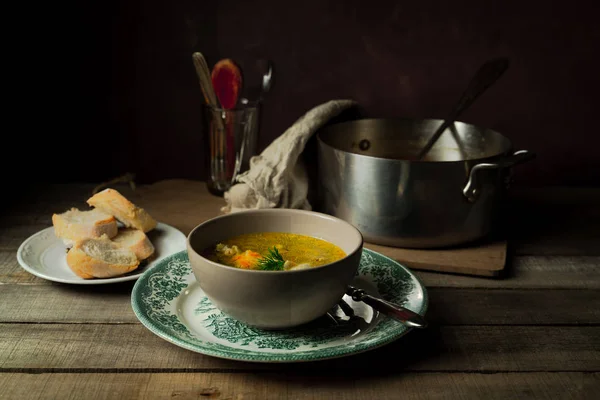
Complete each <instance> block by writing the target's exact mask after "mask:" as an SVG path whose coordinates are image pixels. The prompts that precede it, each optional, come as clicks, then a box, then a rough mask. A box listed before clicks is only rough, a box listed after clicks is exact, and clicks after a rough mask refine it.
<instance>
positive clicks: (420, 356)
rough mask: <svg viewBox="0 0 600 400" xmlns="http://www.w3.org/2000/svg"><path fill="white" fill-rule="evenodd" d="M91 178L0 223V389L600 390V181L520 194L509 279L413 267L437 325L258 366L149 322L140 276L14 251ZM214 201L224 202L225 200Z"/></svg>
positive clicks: (369, 394)
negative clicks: (138, 290) (111, 281)
mask: <svg viewBox="0 0 600 400" xmlns="http://www.w3.org/2000/svg"><path fill="white" fill-rule="evenodd" d="M92 187H93V185H51V186H48V187H44V188H41V189H36V190H32V191H31V192H30V193H25V194H24V196H23V199H21V200H20V202H19V203H18V204H14V205H12V206H10V207H9V208H4V209H3V216H2V219H1V220H0V284H1V286H0V305H1V306H0V372H1V373H0V388H2V389H1V390H0V398H2V399H4V398H6V399H25V398H27V399H38V398H43V399H177V400H181V399H220V400H224V399H399V398H402V399H413V398H418V399H421V398H422V399H434V398H461V399H462V398H469V399H471V398H474V399H525V398H557V399H592V398H599V397H597V396H600V390H599V389H600V375H599V372H600V325H599V324H600V190H598V189H581V188H580V189H565V188H544V189H536V190H527V191H518V190H515V191H514V192H513V198H512V200H511V207H512V209H513V214H512V215H513V216H514V221H513V223H514V230H513V237H512V238H511V260H512V262H511V265H510V266H509V274H508V276H507V277H505V278H503V279H485V278H475V277H466V276H458V275H448V274H441V273H434V272H419V271H415V273H416V274H417V275H418V276H419V278H421V280H422V281H423V283H424V284H425V285H426V287H427V289H428V292H429V295H430V307H429V311H428V313H427V318H428V320H429V321H430V323H431V326H430V327H429V328H428V329H426V330H422V331H419V330H414V331H412V332H410V333H409V334H408V335H406V336H405V337H403V338H401V339H400V340H398V341H396V342H394V343H392V344H390V345H387V346H385V347H383V348H380V349H376V350H373V351H370V352H367V353H363V354H360V355H356V356H352V357H347V358H341V359H337V360H331V361H322V362H316V363H307V364H284V365H280V364H277V365H273V364H252V363H243V362H234V361H227V360H221V359H217V358H212V357H208V356H204V355H202V354H197V353H194V352H190V351H187V350H184V349H182V348H179V347H177V346H175V345H173V344H171V343H168V342H166V341H164V340H162V339H160V338H159V337H157V336H156V335H154V334H153V333H151V332H150V331H149V330H147V329H146V328H144V327H143V326H142V325H141V323H140V322H139V321H138V320H137V318H136V317H135V315H134V313H133V311H132V309H131V305H130V304H131V303H130V301H131V299H130V293H131V289H132V286H133V283H131V282H126V283H121V284H115V285H97V286H78V285H66V284H58V283H53V282H50V281H46V280H43V279H39V278H37V277H35V276H33V275H31V274H29V273H28V272H26V271H25V270H23V269H22V268H21V267H20V266H19V264H18V262H17V259H16V250H17V248H18V246H19V245H20V244H21V242H22V241H23V240H24V239H26V238H27V237H28V236H30V235H31V234H33V233H35V232H37V231H39V230H41V229H43V228H46V227H48V226H51V219H50V218H51V214H52V213H53V212H56V211H62V210H65V209H67V208H68V207H71V206H81V207H84V200H85V198H86V196H87V195H88V194H89V193H90V191H91V188H92ZM219 200H220V199H219Z"/></svg>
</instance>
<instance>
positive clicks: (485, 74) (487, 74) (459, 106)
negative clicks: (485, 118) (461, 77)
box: [417, 58, 509, 160]
mask: <svg viewBox="0 0 600 400" xmlns="http://www.w3.org/2000/svg"><path fill="white" fill-rule="evenodd" d="M508 64H509V62H508V59H507V58H496V59H492V60H489V61H487V62H486V63H485V64H483V65H482V66H481V67H479V70H478V71H477V73H476V74H475V76H474V77H473V78H472V79H471V82H470V83H469V86H467V89H466V90H465V91H464V92H463V94H462V96H461V97H460V100H459V101H458V103H456V105H455V106H454V108H453V109H452V111H451V112H450V114H449V115H448V117H447V118H446V119H445V120H444V122H443V123H442V124H441V125H440V126H439V128H438V129H437V130H436V131H435V133H434V134H433V136H431V138H430V139H429V141H428V142H427V144H426V145H425V147H423V149H422V150H421V151H420V152H419V155H418V156H417V159H418V160H421V159H423V157H424V156H425V155H426V154H427V153H428V152H429V150H431V148H432V147H433V145H434V144H435V142H436V141H437V140H438V139H439V137H440V135H441V134H442V133H443V132H444V131H445V130H446V128H448V127H449V126H450V125H452V124H453V123H454V121H456V119H457V118H458V117H459V116H460V114H462V112H463V111H465V110H466V109H467V108H469V107H470V106H471V104H473V102H474V101H475V99H476V98H477V97H479V95H481V94H482V93H483V92H485V91H486V90H487V89H488V88H489V87H490V86H492V84H493V83H494V82H496V81H497V80H498V78H500V76H502V74H503V73H504V72H505V71H506V70H507V69H508ZM455 139H456V138H455ZM459 145H460V143H459Z"/></svg>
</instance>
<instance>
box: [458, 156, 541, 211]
mask: <svg viewBox="0 0 600 400" xmlns="http://www.w3.org/2000/svg"><path fill="white" fill-rule="evenodd" d="M534 158H535V153H532V152H530V151H527V150H518V151H515V152H514V153H513V154H512V155H510V156H508V157H506V158H503V159H501V160H499V161H497V162H493V163H492V162H490V163H480V164H477V165H475V166H474V167H473V168H471V172H469V180H468V181H467V184H466V185H465V187H464V188H463V195H465V197H466V198H467V200H469V201H470V202H474V201H475V200H477V198H478V197H479V195H480V194H481V193H480V189H479V181H478V179H477V176H478V174H479V171H481V170H484V169H501V168H510V167H513V166H515V165H518V164H522V163H524V162H527V161H530V160H533V159H534Z"/></svg>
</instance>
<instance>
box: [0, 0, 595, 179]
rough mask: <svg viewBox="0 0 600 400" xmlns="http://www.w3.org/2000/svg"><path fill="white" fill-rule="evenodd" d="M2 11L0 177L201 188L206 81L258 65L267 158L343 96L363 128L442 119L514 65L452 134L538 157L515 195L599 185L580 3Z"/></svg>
mask: <svg viewBox="0 0 600 400" xmlns="http://www.w3.org/2000/svg"><path fill="white" fill-rule="evenodd" d="M20 7H21V8H22V10H19V11H18V12H14V13H5V18H6V19H8V20H10V21H7V23H10V26H12V28H11V29H12V31H11V33H10V35H9V36H8V44H7V47H6V48H5V49H7V52H6V53H5V55H4V57H3V59H4V60H6V61H7V62H6V63H5V67H7V66H8V67H9V69H10V71H11V72H10V73H8V74H7V75H5V85H4V87H5V88H7V89H8V90H7V91H6V92H5V94H6V95H7V97H8V99H9V100H11V101H10V102H9V103H10V106H9V107H8V108H5V113H6V114H5V116H6V117H7V118H6V120H5V122H6V125H5V131H4V134H3V138H4V139H3V142H4V152H3V154H5V156H4V157H3V159H2V161H3V165H2V171H3V172H2V173H3V176H4V177H5V178H7V179H10V180H14V179H17V180H19V181H21V182H30V181H36V180H43V181H52V182H68V181H92V182H99V181H105V180H108V179H111V178H113V177H115V176H118V175H121V174H124V173H125V172H134V173H136V174H137V181H138V182H153V181H156V180H159V179H165V178H189V179H204V178H205V177H206V173H207V171H206V168H204V165H205V155H206V153H207V150H206V148H205V146H206V144H205V143H204V140H203V134H202V115H201V104H202V102H203V98H202V95H201V92H200V89H199V85H198V80H197V77H196V74H195V71H194V68H193V64H192V60H191V54H192V53H193V52H194V51H201V52H202V53H203V54H204V55H205V56H206V58H207V59H208V63H209V65H210V66H211V67H212V65H214V63H216V62H217V61H218V60H219V59H221V58H224V57H230V58H233V59H235V60H236V61H238V62H239V63H240V64H242V66H244V65H248V63H249V62H250V61H251V60H253V59H255V58H258V57H266V58H269V59H271V60H272V61H273V62H274V64H275V68H276V81H275V85H274V87H273V90H272V92H271V93H270V94H269V96H268V97H267V99H266V101H265V103H264V106H263V109H262V113H263V114H262V125H261V132H260V135H261V136H260V140H259V147H260V149H262V148H264V147H265V146H266V145H267V144H268V143H269V142H270V141H271V140H273V139H274V138H275V137H276V136H278V135H279V134H281V133H283V131H284V130H285V129H286V128H287V127H289V126H290V124H292V123H293V122H294V121H295V120H296V119H297V118H298V117H300V116H301V115H302V114H303V113H304V112H306V111H308V110H309V109H310V108H312V107H314V106H316V105H318V104H320V103H322V102H325V101H327V100H330V99H334V98H353V99H355V100H358V101H359V102H360V103H361V106H362V107H363V109H364V111H365V113H366V115H368V116H373V117H396V116H409V117H432V118H443V117H444V116H445V115H446V114H447V112H448V110H449V108H450V107H451V106H452V104H453V102H455V101H456V100H457V98H458V96H459V95H460V94H461V93H462V91H463V89H464V88H465V87H466V85H467V83H468V81H469V79H470V78H471V76H472V75H473V74H474V72H475V71H476V69H477V68H478V67H479V65H480V64H482V63H483V62H484V61H486V60H487V59H489V58H492V57H497V56H507V57H509V58H510V60H511V66H510V68H509V70H508V71H507V72H506V74H505V75H504V76H503V77H502V78H501V79H500V81H499V82H497V83H496V84H495V85H494V86H493V87H492V88H491V89H490V90H489V91H488V92H486V93H485V94H484V95H482V97H480V98H479V99H478V101H477V102H476V104H474V105H473V106H472V108H471V109H469V110H468V111H467V112H466V113H465V114H464V115H463V116H462V117H461V118H460V120H462V121H465V122H469V123H473V124H478V125H482V126H487V127H490V128H493V129H495V130H498V131H499V132H501V133H503V134H504V135H506V136H508V137H509V138H510V139H511V140H512V141H513V143H514V145H515V147H517V148H524V149H528V150H531V151H534V152H535V153H537V154H538V158H537V159H536V160H535V161H533V162H530V163H528V164H524V165H522V166H519V167H517V168H518V170H516V171H515V172H516V176H515V178H516V180H517V184H521V185H530V186H540V185H587V186H591V185H598V184H600V157H599V155H598V153H599V150H598V149H599V147H600V133H599V129H598V123H597V116H598V114H599V113H600V107H599V106H600V102H599V101H598V93H599V92H600V78H599V75H600V56H599V50H600V49H599V46H598V45H599V44H600V27H599V24H598V15H599V14H598V11H599V10H598V8H599V7H598V6H597V5H595V2H593V1H585V2H584V1H570V2H557V3H552V2H548V1H542V0H532V1H512V0H510V1H502V2H491V1H481V0H478V1H475V0H472V1H452V2H448V1H442V0H436V1H429V2H415V1H383V0H370V1H356V0H350V1H315V0H310V1H303V2H286V1H281V0H262V1H213V2H208V1H191V0H181V1H173V2H167V1H157V0H151V1H142V0H123V1H115V0H107V1H103V2H100V1H92V2H87V3H86V2H70V3H69V2H68V3H61V4H58V5H57V4H51V5H35V4H22V5H21V6H20Z"/></svg>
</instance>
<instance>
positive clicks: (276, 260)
mask: <svg viewBox="0 0 600 400" xmlns="http://www.w3.org/2000/svg"><path fill="white" fill-rule="evenodd" d="M284 264H285V260H284V259H283V257H282V256H281V254H279V251H278V250H277V247H273V249H269V250H268V254H267V255H266V256H263V257H262V258H261V259H259V260H258V264H257V266H258V269H260V270H263V271H282V270H283V265H284Z"/></svg>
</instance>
